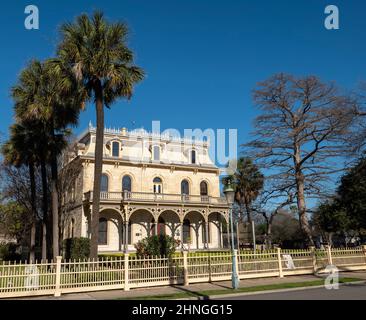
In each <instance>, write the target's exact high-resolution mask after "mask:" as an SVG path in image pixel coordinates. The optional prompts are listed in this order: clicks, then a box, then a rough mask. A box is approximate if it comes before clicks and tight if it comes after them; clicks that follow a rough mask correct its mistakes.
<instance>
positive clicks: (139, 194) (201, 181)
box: [62, 125, 228, 252]
mask: <svg viewBox="0 0 366 320" xmlns="http://www.w3.org/2000/svg"><path fill="white" fill-rule="evenodd" d="M95 133H96V131H95V128H94V127H92V126H91V125H89V127H88V129H87V130H86V131H85V132H84V133H83V134H82V135H81V136H80V137H79V138H78V139H77V141H76V143H75V145H74V149H73V152H72V153H70V154H69V159H68V162H67V164H66V166H65V167H68V166H72V165H74V167H76V168H77V175H76V178H75V179H74V181H72V183H71V185H72V186H73V187H72V188H71V190H68V192H65V195H64V196H63V197H62V203H63V205H64V208H66V209H65V210H66V212H65V213H64V215H65V217H66V218H64V220H65V221H64V224H63V225H64V227H63V229H64V238H68V237H90V214H91V208H92V206H93V203H92V198H93V197H92V193H93V175H94V148H95ZM208 147H209V142H208V141H205V140H201V141H198V140H195V139H194V140H189V139H183V138H176V137H172V136H168V135H164V134H162V135H161V134H154V133H148V132H146V131H145V130H143V129H138V130H134V131H131V132H128V131H127V129H126V128H122V129H120V130H119V129H117V130H116V129H105V134H104V159H103V175H102V180H101V194H100V217H99V247H98V249H99V252H118V251H126V250H131V251H133V250H134V244H136V243H137V242H138V241H139V240H141V239H143V238H145V237H147V236H149V235H154V234H160V233H165V234H168V235H171V236H174V237H175V238H176V239H179V240H180V241H181V245H182V248H188V247H189V248H190V249H202V248H210V249H211V248H220V247H222V246H223V236H222V235H223V232H222V227H223V223H224V222H225V221H226V222H228V205H227V202H226V199H225V198H223V197H220V188H219V175H220V170H219V168H218V167H216V166H215V165H214V163H213V162H212V160H211V159H210V157H209V152H208ZM66 204H67V205H66Z"/></svg>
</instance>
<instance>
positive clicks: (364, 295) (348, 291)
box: [217, 283, 366, 300]
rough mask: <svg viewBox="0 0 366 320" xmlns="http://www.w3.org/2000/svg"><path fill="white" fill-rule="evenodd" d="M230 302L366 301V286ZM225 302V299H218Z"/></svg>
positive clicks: (243, 297) (283, 294) (255, 296)
mask: <svg viewBox="0 0 366 320" xmlns="http://www.w3.org/2000/svg"><path fill="white" fill-rule="evenodd" d="M226 299H230V300H366V284H364V283H363V284H347V285H342V286H339V289H337V290H336V289H332V290H327V289H325V288H314V289H305V290H296V291H287V292H273V293H262V294H253V295H242V296H236V297H231V298H226ZM217 300H225V299H217Z"/></svg>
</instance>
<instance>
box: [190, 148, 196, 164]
mask: <svg viewBox="0 0 366 320" xmlns="http://www.w3.org/2000/svg"><path fill="white" fill-rule="evenodd" d="M191 163H192V164H196V151H195V150H192V151H191Z"/></svg>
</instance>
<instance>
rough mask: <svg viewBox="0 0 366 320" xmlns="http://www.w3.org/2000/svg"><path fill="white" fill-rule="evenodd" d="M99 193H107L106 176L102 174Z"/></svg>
mask: <svg viewBox="0 0 366 320" xmlns="http://www.w3.org/2000/svg"><path fill="white" fill-rule="evenodd" d="M100 191H101V192H108V176H107V175H106V174H102V178H101V180H100Z"/></svg>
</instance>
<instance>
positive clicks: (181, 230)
mask: <svg viewBox="0 0 366 320" xmlns="http://www.w3.org/2000/svg"><path fill="white" fill-rule="evenodd" d="M180 244H181V249H182V250H183V249H184V246H183V222H180Z"/></svg>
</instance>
